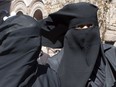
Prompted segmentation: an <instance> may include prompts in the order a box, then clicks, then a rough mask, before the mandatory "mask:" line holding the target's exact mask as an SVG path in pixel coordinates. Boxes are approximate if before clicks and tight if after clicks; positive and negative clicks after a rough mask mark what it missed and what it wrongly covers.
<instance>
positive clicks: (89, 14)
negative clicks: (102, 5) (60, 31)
mask: <svg viewBox="0 0 116 87" xmlns="http://www.w3.org/2000/svg"><path fill="white" fill-rule="evenodd" d="M97 10H98V8H97V6H95V5H93V4H90V3H87V2H80V3H73V4H68V5H66V6H64V7H63V8H62V9H61V10H59V11H58V12H56V13H53V14H50V17H51V18H52V19H53V20H54V21H56V22H64V23H66V22H69V21H70V20H71V19H73V18H96V17H97Z"/></svg>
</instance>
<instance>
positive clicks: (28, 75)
mask: <svg viewBox="0 0 116 87" xmlns="http://www.w3.org/2000/svg"><path fill="white" fill-rule="evenodd" d="M40 50H41V38H40V29H39V26H38V23H37V21H35V20H34V19H33V18H31V17H29V16H26V15H20V16H14V17H11V18H8V19H7V20H6V21H5V22H4V23H2V24H1V25H0V87H32V85H33V84H34V82H35V81H36V79H37V77H38V72H40V71H39V70H38V63H37V58H38V55H39V52H40ZM34 87H37V86H34Z"/></svg>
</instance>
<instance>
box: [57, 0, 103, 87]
mask: <svg viewBox="0 0 116 87" xmlns="http://www.w3.org/2000/svg"><path fill="white" fill-rule="evenodd" d="M64 9H65V12H64V14H66V15H71V16H73V19H72V20H70V23H69V30H68V31H67V33H66V35H65V37H64V54H63V57H62V60H61V63H60V65H59V69H58V75H59V78H60V80H61V87H85V86H86V84H87V81H88V80H89V78H90V76H91V73H92V71H93V68H94V66H95V63H96V60H97V59H98V58H100V57H101V56H102V55H101V49H102V47H101V41H100V34H99V26H98V21H97V10H98V8H97V7H96V6H94V5H92V4H89V3H84V2H81V3H75V4H69V5H67V6H66V7H64ZM62 11H63V10H62ZM68 12H72V14H71V13H68ZM59 13H60V12H59ZM61 13H62V12H61ZM83 24H92V26H91V27H89V28H86V29H82V30H80V29H78V28H76V26H78V25H83Z"/></svg>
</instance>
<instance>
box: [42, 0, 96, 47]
mask: <svg viewBox="0 0 116 87" xmlns="http://www.w3.org/2000/svg"><path fill="white" fill-rule="evenodd" d="M97 10H98V8H97V7H96V6H94V5H93V4H90V3H86V2H80V3H72V4H67V5H65V6H64V7H63V8H62V9H60V10H59V11H57V12H55V13H52V14H50V15H49V16H48V18H47V20H46V19H45V20H43V21H44V23H41V22H40V24H42V27H41V29H42V44H43V45H44V46H48V47H53V48H62V47H63V41H64V36H65V34H66V32H67V31H68V27H69V26H70V21H72V19H75V18H76V19H79V20H78V22H81V21H82V20H83V19H86V20H95V21H96V19H97ZM76 21H77V20H76ZM82 22H83V21H82ZM74 24H75V23H74ZM72 25H73V24H72Z"/></svg>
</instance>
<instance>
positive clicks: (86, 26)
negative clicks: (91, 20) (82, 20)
mask: <svg viewBox="0 0 116 87" xmlns="http://www.w3.org/2000/svg"><path fill="white" fill-rule="evenodd" d="M90 27H93V24H82V25H77V26H76V29H88V28H90Z"/></svg>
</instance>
